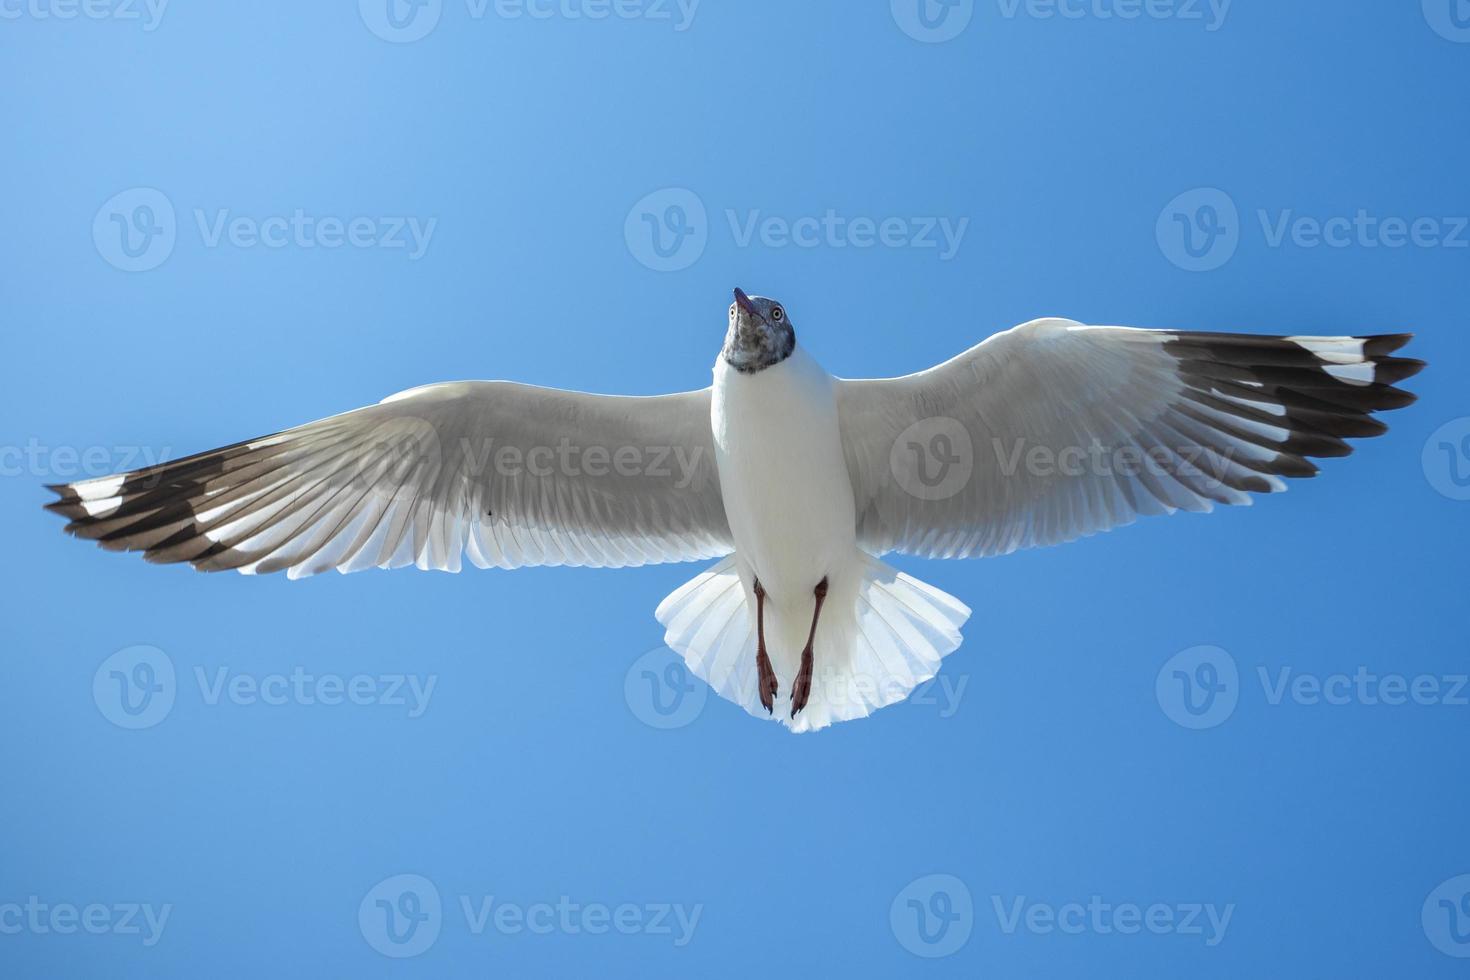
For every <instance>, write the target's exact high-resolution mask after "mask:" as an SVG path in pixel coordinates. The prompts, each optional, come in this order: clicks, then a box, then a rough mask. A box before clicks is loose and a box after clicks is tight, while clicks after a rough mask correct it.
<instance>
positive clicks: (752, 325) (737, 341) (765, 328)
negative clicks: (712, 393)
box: [721, 286, 796, 374]
mask: <svg viewBox="0 0 1470 980" xmlns="http://www.w3.org/2000/svg"><path fill="white" fill-rule="evenodd" d="M795 349H796V331H795V330H793V329H792V327H791V316H790V315H789V314H788V313H787V312H786V307H784V306H782V305H781V304H780V303H779V302H778V301H776V300H774V299H767V298H766V297H764V296H747V295H745V290H743V289H741V288H740V287H738V286H737V287H736V288H735V301H734V302H732V303H731V304H730V331H729V333H727V334H725V349H724V350H723V351H722V352H721V353H722V355H723V356H724V358H725V360H726V361H727V362H729V364H730V366H731V367H733V368H734V369H735V370H737V371H740V372H742V373H744V374H754V373H755V372H757V371H762V370H765V369H766V368H768V367H770V366H771V365H773V364H780V363H781V362H782V361H784V360H786V358H788V357H790V356H791V352H792V351H793V350H795Z"/></svg>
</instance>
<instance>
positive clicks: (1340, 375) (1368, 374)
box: [1322, 361, 1373, 385]
mask: <svg viewBox="0 0 1470 980" xmlns="http://www.w3.org/2000/svg"><path fill="white" fill-rule="evenodd" d="M1322 370H1324V371H1326V372H1327V373H1328V374H1330V375H1332V376H1333V377H1334V378H1336V379H1337V380H1339V381H1346V382H1347V383H1348V384H1353V385H1370V384H1372V383H1373V365H1372V363H1370V362H1368V361H1364V362H1362V363H1361V364H1329V365H1327V366H1326V367H1324V368H1323V369H1322Z"/></svg>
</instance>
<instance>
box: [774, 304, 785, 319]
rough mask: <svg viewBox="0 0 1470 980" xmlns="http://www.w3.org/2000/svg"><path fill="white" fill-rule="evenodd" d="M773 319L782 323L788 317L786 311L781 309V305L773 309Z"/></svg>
mask: <svg viewBox="0 0 1470 980" xmlns="http://www.w3.org/2000/svg"><path fill="white" fill-rule="evenodd" d="M771 319H772V320H775V321H776V322H777V323H780V322H781V321H782V320H784V319H786V311H785V310H783V309H781V307H779V306H778V307H776V308H775V309H773V310H771Z"/></svg>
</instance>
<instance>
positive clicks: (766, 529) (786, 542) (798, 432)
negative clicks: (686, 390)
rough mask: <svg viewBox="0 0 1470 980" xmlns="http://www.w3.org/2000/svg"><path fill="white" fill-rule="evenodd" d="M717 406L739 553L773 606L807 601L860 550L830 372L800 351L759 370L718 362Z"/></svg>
mask: <svg viewBox="0 0 1470 980" xmlns="http://www.w3.org/2000/svg"><path fill="white" fill-rule="evenodd" d="M710 410H711V421H712V423H713V426H714V439H715V455H716V459H717V461H718V464H719V473H720V488H721V491H722V492H723V494H724V499H725V509H726V513H727V515H728V517H729V520H730V530H731V532H732V534H733V536H734V539H735V552H736V555H737V556H738V558H739V560H740V562H741V564H743V565H745V566H746V568H747V569H748V570H749V571H750V572H751V573H752V574H754V575H755V576H756V577H758V578H759V579H760V581H761V584H762V585H763V586H764V587H765V589H766V591H767V593H769V595H770V597H771V598H772V599H773V600H775V601H776V602H778V603H780V604H782V605H797V604H802V605H804V604H806V603H808V602H810V599H811V594H812V589H813V588H814V587H815V586H816V584H817V583H818V582H820V581H821V580H822V578H824V577H826V576H828V575H829V574H838V573H842V572H844V571H845V570H847V569H848V568H849V567H850V566H851V565H852V562H853V558H854V555H855V553H856V548H857V544H856V531H855V514H854V507H853V494H852V483H851V481H850V480H849V478H848V473H847V463H846V460H845V459H844V457H843V454H842V442H841V437H840V435H839V432H838V425H837V402H836V399H835V397H834V394H833V386H832V378H831V376H830V375H829V374H827V372H826V371H824V370H823V369H822V368H821V366H820V365H818V364H817V362H816V361H814V360H812V359H811V358H810V357H809V356H807V354H806V353H805V352H804V351H803V350H802V349H801V348H800V347H799V346H798V347H797V348H796V350H795V352H794V353H793V354H792V355H791V356H790V357H789V358H787V359H786V360H784V361H782V362H781V363H780V364H776V365H774V366H772V367H769V368H766V369H765V370H763V371H758V372H756V373H754V374H741V373H740V372H738V371H736V370H735V369H734V368H731V367H730V366H729V365H728V364H726V363H725V361H724V359H723V358H721V359H720V360H719V362H717V364H716V366H715V379H714V397H713V399H712V402H711V409H710Z"/></svg>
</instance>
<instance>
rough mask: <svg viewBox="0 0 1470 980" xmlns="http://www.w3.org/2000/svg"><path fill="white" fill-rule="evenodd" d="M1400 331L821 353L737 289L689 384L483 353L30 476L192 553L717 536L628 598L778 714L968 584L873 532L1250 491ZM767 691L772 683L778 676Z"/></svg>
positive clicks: (742, 696) (134, 531) (1357, 395)
mask: <svg viewBox="0 0 1470 980" xmlns="http://www.w3.org/2000/svg"><path fill="white" fill-rule="evenodd" d="M1410 336H1411V335H1409V334H1384V335H1376V336H1341V337H1324V336H1265V335H1254V334H1240V333H1202V332H1194V331H1180V330H1156V329H1140V328H1132V327H1107V326H1086V325H1083V324H1081V323H1078V322H1076V321H1073V320H1065V319H1058V318H1045V319H1038V320H1033V321H1031V322H1029V323H1024V324H1021V325H1020V326H1017V327H1014V328H1012V329H1010V330H1006V331H1003V332H1001V333H997V334H995V335H994V336H992V337H990V338H989V339H987V340H985V341H984V342H982V343H980V344H978V345H977V346H975V347H972V348H971V349H969V350H967V351H965V352H964V353H962V354H960V355H958V356H957V357H954V358H953V359H951V360H949V361H946V362H944V363H943V364H940V365H937V366H936V367H932V368H929V369H928V370H925V371H920V372H918V373H917V374H909V375H905V376H902V377H893V378H882V379H871V380H853V379H847V378H838V377H834V376H832V375H830V374H828V373H827V372H826V371H825V370H823V368H822V367H821V366H820V365H819V364H818V363H817V362H816V361H815V360H814V359H813V358H812V357H811V355H809V354H808V353H807V352H806V350H805V349H804V348H802V347H801V346H800V345H799V344H798V343H797V339H796V331H795V329H794V327H793V325H792V319H791V315H790V313H789V312H788V311H787V309H786V307H785V306H784V305H783V304H782V303H780V302H779V301H777V300H774V299H770V298H767V297H763V296H748V295H746V294H745V293H744V292H743V291H742V290H740V289H736V290H735V292H734V301H733V302H732V303H731V305H730V309H729V322H728V329H727V333H726V335H725V342H724V346H723V348H722V349H721V351H720V353H719V356H718V358H717V359H716V361H715V365H714V378H713V383H712V384H711V386H710V387H707V388H704V389H701V390H699V391H687V392H682V393H678V394H670V395H657V396H651V397H625V396H611V395H598V394H588V393H584V392H577V391H561V390H556V389H551V388H541V387H534V386H531V385H525V384H517V383H515V382H510V381H458V382H449V383H444V384H433V385H428V386H426V387H420V388H413V389H410V390H408V391H404V392H400V393H399V394H396V395H392V396H390V397H389V398H386V399H384V400H383V401H382V402H380V403H378V404H376V405H370V406H367V407H365V408H359V409H356V410H355V411H350V412H346V413H345V414H341V415H336V416H333V417H330V418H326V419H322V420H320V421H317V422H311V423H308V424H306V425H302V426H299V427H297V428H293V429H287V430H285V431H283V432H278V433H275V434H274V435H268V436H264V437H262V438H258V439H252V440H249V441H246V442H239V443H235V444H234V445H230V446H225V447H223V448H220V449H214V450H210V451H208V452H204V453H199V454H197V455H193V456H188V457H185V458H182V459H177V460H173V461H170V462H164V463H161V464H159V465H156V466H150V467H148V468H146V469H141V470H137V471H135V472H130V473H121V474H117V475H114V476H107V477H101V478H97V479H90V480H85V481H81V482H76V483H68V484H57V485H52V486H50V487H48V489H50V490H52V491H54V492H55V493H56V494H57V495H58V497H59V499H57V500H55V501H54V502H52V503H49V504H47V505H46V506H47V509H49V510H51V511H54V512H55V513H58V514H60V515H62V516H64V517H66V518H67V519H68V520H69V522H70V523H68V524H67V525H66V530H67V531H69V532H70V533H72V534H74V535H76V536H78V537H81V538H87V539H91V540H93V541H96V542H97V543H98V544H99V545H101V546H102V547H103V548H106V549H109V550H113V551H141V552H142V553H143V557H144V558H146V559H147V560H149V561H152V562H165V563H166V562H188V563H190V564H192V565H193V566H194V567H195V568H196V569H199V570H201V571H207V572H214V571H222V570H225V569H234V570H236V571H239V572H243V573H245V574H257V573H266V572H275V571H285V572H286V573H287V574H288V576H289V577H291V578H298V577H302V576H307V575H314V574H317V573H319V572H324V571H326V570H328V569H336V570H337V571H339V572H354V571H358V570H360V569H365V568H371V567H377V568H398V567H402V566H406V565H414V566H417V567H418V568H421V569H439V570H444V571H451V572H457V571H459V570H460V567H461V564H462V559H463V558H464V557H468V559H469V560H470V562H471V563H473V564H474V565H476V566H478V567H481V568H485V567H491V566H494V567H499V568H518V567H521V566H528V565H575V566H592V567H602V568H617V567H630V566H639V565H645V564H650V563H655V562H676V561H700V560H710V559H720V560H719V561H718V563H716V564H714V565H713V566H712V567H710V568H708V569H707V570H706V571H704V572H702V573H701V574H699V575H697V576H696V577H695V578H693V579H692V580H690V581H689V582H687V583H686V584H684V585H683V586H682V587H680V588H679V589H677V590H675V591H674V592H673V593H672V594H670V595H669V596H668V597H667V598H666V599H665V600H664V601H663V602H662V603H661V604H660V605H659V606H658V609H657V611H656V613H655V615H656V617H657V618H658V620H659V622H660V623H661V624H662V625H663V626H664V628H665V630H666V632H665V637H664V639H665V642H666V643H667V645H668V646H669V647H670V648H672V649H673V650H674V651H676V652H677V653H678V654H679V655H681V656H682V657H683V658H684V661H685V662H686V664H687V665H688V668H689V670H690V671H691V672H693V673H694V674H695V675H696V676H698V677H699V678H701V679H702V680H704V681H705V682H707V683H708V684H709V685H710V686H711V687H712V688H713V689H714V690H715V691H716V692H718V693H719V694H720V695H721V696H722V697H725V698H727V699H729V700H730V701H733V702H734V703H736V704H738V705H740V706H741V707H742V708H744V709H745V710H746V711H747V712H749V713H750V714H752V715H755V716H757V717H768V718H774V719H776V720H778V721H780V722H781V723H782V724H784V725H785V726H786V727H787V728H789V729H790V730H792V731H798V732H801V731H812V730H816V729H820V728H824V727H826V726H828V725H830V724H832V723H833V722H837V721H845V720H850V719H855V718H861V717H865V716H867V715H869V714H871V713H872V712H873V711H874V710H876V709H877V708H879V707H883V706H884V705H888V704H892V703H895V702H898V701H901V700H903V699H904V698H906V697H907V696H908V694H909V693H910V692H911V691H912V690H913V689H914V688H915V687H916V686H917V685H919V684H921V683H923V682H924V681H927V680H929V679H930V678H932V677H934V676H935V675H936V673H937V672H938V670H939V668H940V661H941V660H942V659H943V658H944V657H945V656H947V655H948V654H950V653H951V652H953V651H954V650H955V649H956V648H957V647H958V646H959V645H960V642H961V637H960V627H961V626H963V625H964V623H965V621H966V620H967V619H968V618H969V615H970V609H969V607H967V606H966V605H965V604H964V603H963V602H961V601H960V600H958V599H956V598H954V597H953V596H950V595H948V594H946V593H945V592H943V591H941V590H939V589H937V588H935V587H933V586H931V585H927V584H925V583H923V582H920V581H918V580H917V579H915V578H913V577H911V576H909V575H906V574H903V573H901V572H899V571H897V570H895V569H894V568H892V567H891V566H889V565H887V564H885V563H884V562H883V561H881V560H880V559H881V558H882V556H884V555H886V554H888V553H892V552H898V553H902V554H907V555H916V556H921V557H927V558H972V557H987V556H995V555H1004V554H1008V553H1010V552H1014V551H1016V550H1018V549H1021V548H1030V547H1037V546H1044V545H1054V544H1060V543H1063V542H1068V541H1072V540H1075V539H1077V538H1081V537H1085V536H1088V535H1091V534H1095V533H1097V532H1100V531H1106V530H1110V529H1112V528H1115V527H1121V526H1124V525H1127V524H1131V523H1133V522H1134V520H1135V519H1136V518H1138V517H1139V516H1142V515H1154V514H1172V513H1175V512H1177V511H1209V510H1211V509H1212V508H1213V506H1214V505H1215V504H1250V503H1251V502H1252V500H1253V496H1252V495H1254V494H1268V493H1276V492H1280V491H1282V490H1285V489H1286V482H1285V481H1286V478H1292V477H1309V476H1313V475H1314V474H1316V472H1317V467H1316V465H1315V464H1314V463H1312V462H1311V458H1312V457H1332V456H1345V455H1347V454H1348V453H1350V452H1351V451H1352V448H1351V446H1350V445H1349V443H1348V442H1347V441H1346V440H1348V439H1358V438H1366V437H1371V436H1376V435H1380V434H1381V433H1383V432H1384V431H1386V427H1385V426H1384V425H1383V423H1381V422H1380V421H1378V420H1377V419H1376V418H1374V417H1373V416H1374V413H1376V412H1379V411H1384V410H1389V409H1396V408H1401V407H1403V406H1406V405H1408V404H1410V403H1411V402H1413V401H1414V396H1413V395H1412V394H1410V393H1408V392H1406V391H1403V390H1400V389H1398V388H1396V387H1394V385H1395V384H1396V383H1397V382H1399V381H1401V380H1403V379H1405V378H1408V377H1411V376H1412V375H1414V374H1416V373H1418V371H1419V370H1420V369H1421V368H1423V366H1424V363H1423V362H1422V361H1418V360H1413V359H1410V358H1404V357H1396V356H1393V354H1394V352H1395V351H1397V350H1399V349H1400V348H1401V347H1403V346H1404V345H1405V344H1406V343H1407V342H1408V341H1409V339H1410ZM778 702H785V703H778Z"/></svg>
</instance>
